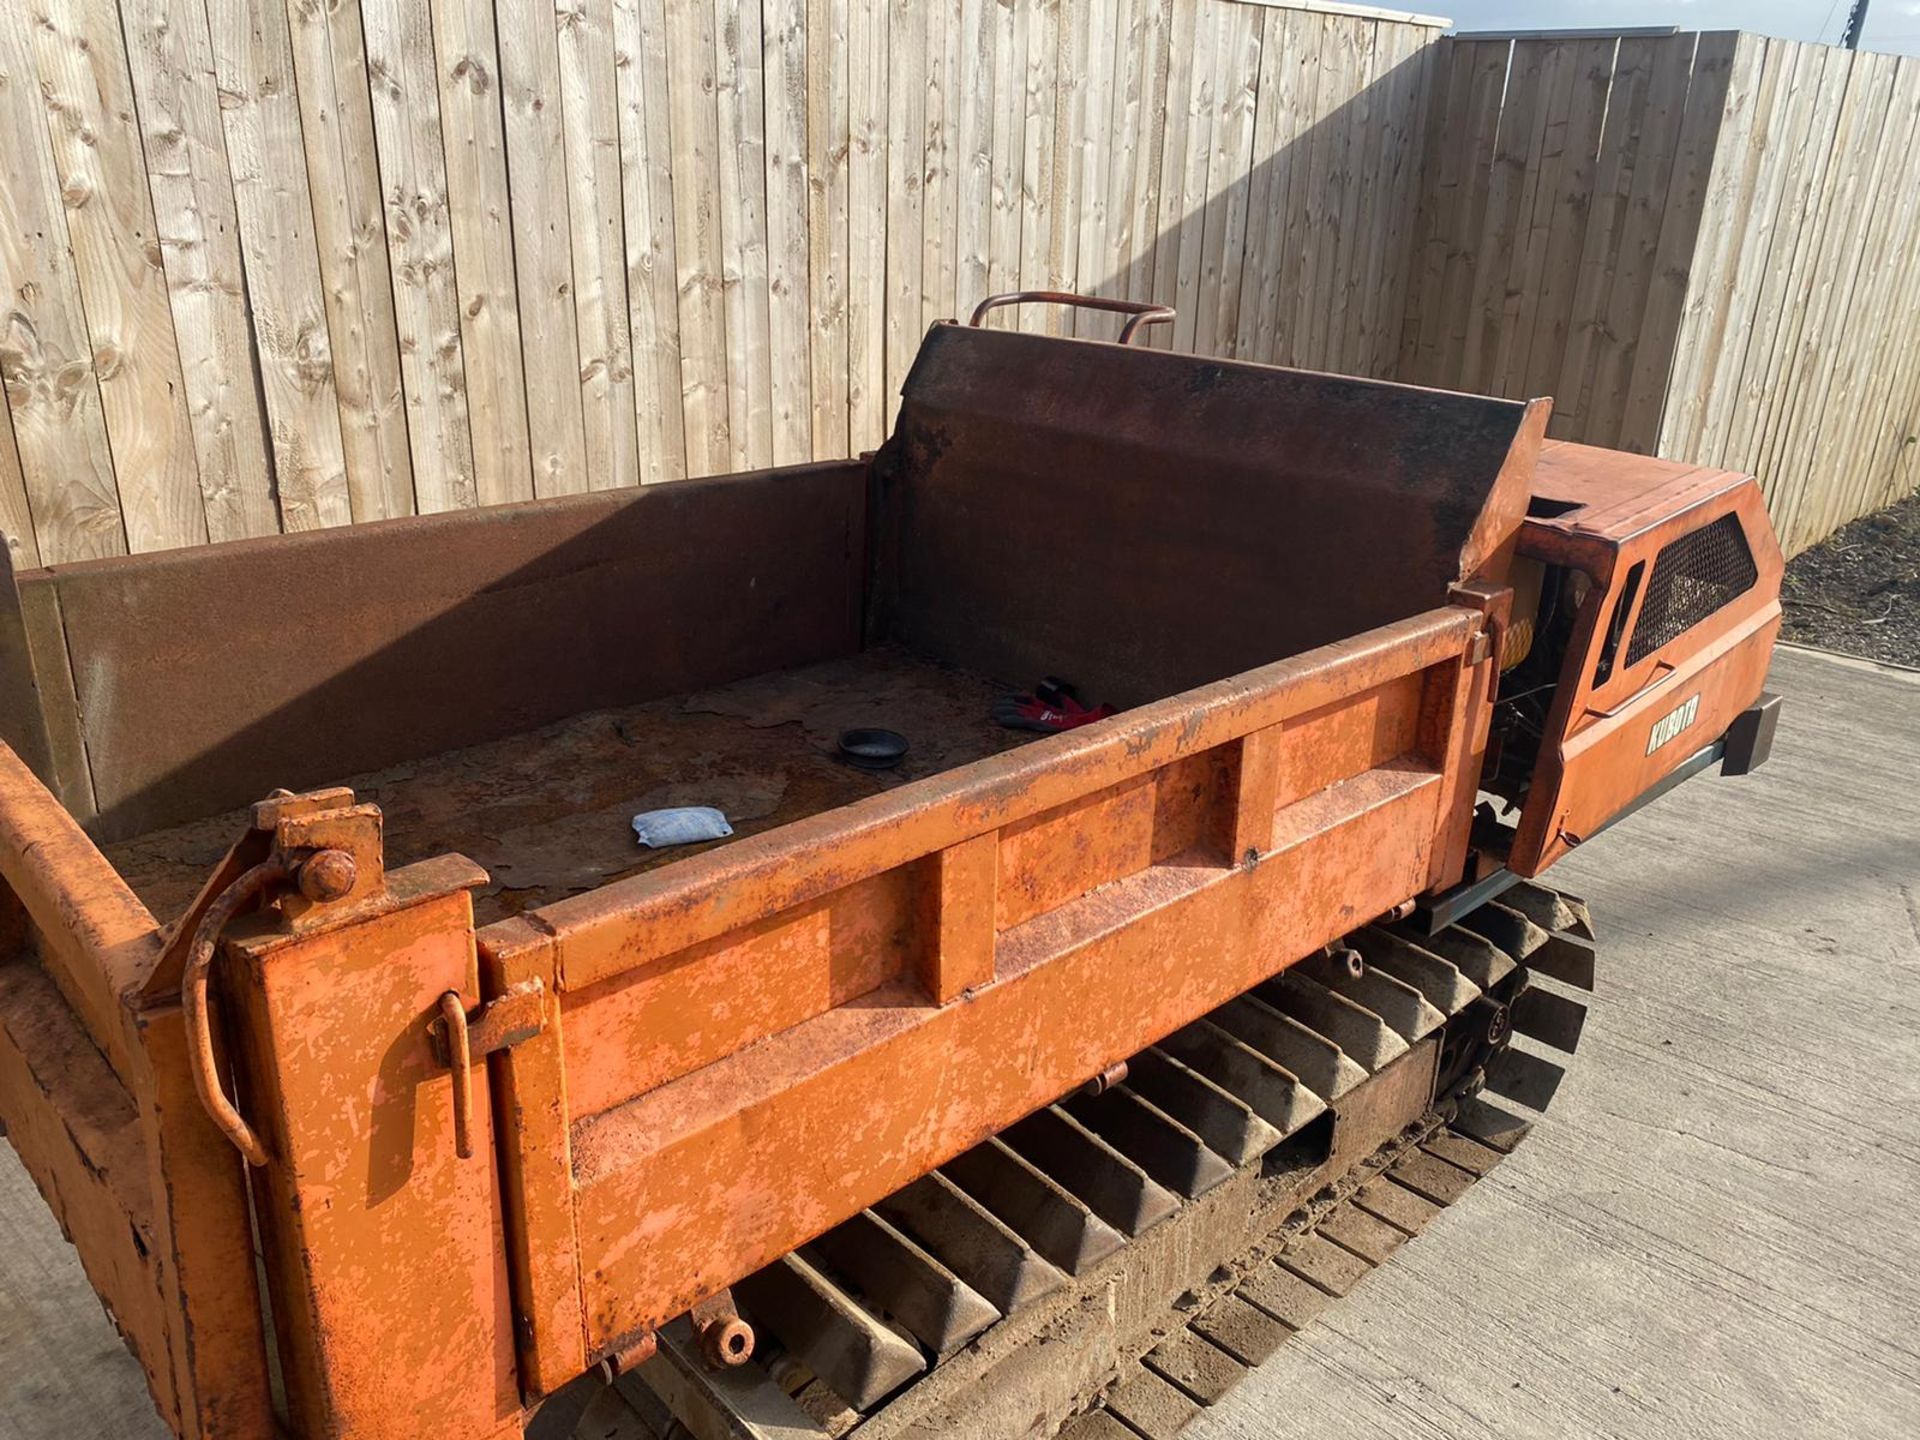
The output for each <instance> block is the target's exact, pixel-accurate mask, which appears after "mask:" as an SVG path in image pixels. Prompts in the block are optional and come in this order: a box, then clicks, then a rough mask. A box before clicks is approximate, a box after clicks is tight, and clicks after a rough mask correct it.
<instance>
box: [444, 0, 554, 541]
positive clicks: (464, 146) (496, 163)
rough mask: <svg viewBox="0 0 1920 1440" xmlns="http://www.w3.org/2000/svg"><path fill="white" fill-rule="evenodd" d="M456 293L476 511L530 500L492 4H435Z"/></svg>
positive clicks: (454, 0)
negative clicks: (471, 438)
mask: <svg viewBox="0 0 1920 1440" xmlns="http://www.w3.org/2000/svg"><path fill="white" fill-rule="evenodd" d="M433 46H434V57H435V63H436V66H437V68H438V73H439V82H440V119H441V124H442V127H443V132H444V135H445V139H446V166H447V214H448V222H449V227H450V229H451V230H452V233H453V275H454V294H455V298H456V300H457V301H458V304H459V307H460V353H461V356H462V359H463V362H464V366H465V369H466V376H467V398H468V401H469V402H470V403H469V405H468V410H467V415H468V420H469V422H470V423H471V426H472V434H473V483H474V490H475V493H476V495H477V498H478V499H479V502H480V503H481V504H482V505H498V504H502V503H505V502H507V501H511V500H527V499H531V498H532V496H533V456H532V450H531V448H530V445H529V441H528V435H527V377H526V372H525V370H524V368H523V364H522V360H521V355H520V297H519V286H518V284H517V283H516V281H515V278H514V269H513V266H514V258H513V231H512V229H511V223H510V221H509V218H508V211H509V209H510V205H509V201H508V196H507V160H506V135H505V128H504V127H505V118H504V115H503V113H502V110H501V95H500V59H499V54H498V47H497V45H496V44H495V43H494V35H493V0H434V4H433Z"/></svg>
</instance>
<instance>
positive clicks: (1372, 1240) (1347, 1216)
mask: <svg viewBox="0 0 1920 1440" xmlns="http://www.w3.org/2000/svg"><path fill="white" fill-rule="evenodd" d="M1315 1228H1316V1229H1317V1230H1318V1231H1319V1232H1320V1233H1321V1234H1322V1235H1325V1236H1326V1237H1327V1238H1328V1239H1329V1240H1331V1241H1333V1243H1334V1244H1336V1245H1338V1246H1340V1247H1341V1248H1342V1249H1346V1250H1351V1251H1352V1252H1353V1253H1354V1254H1356V1255H1358V1256H1359V1257H1360V1258H1361V1259H1362V1260H1365V1261H1366V1262H1367V1263H1368V1264H1369V1265H1384V1264H1386V1262H1387V1260H1388V1259H1389V1258H1390V1257H1391V1256H1392V1254H1393V1252H1394V1251H1396V1250H1398V1249H1399V1248H1400V1247H1401V1246H1402V1245H1404V1244H1406V1243H1407V1237H1406V1236H1405V1235H1404V1234H1402V1233H1401V1232H1400V1231H1398V1230H1396V1229H1395V1228H1394V1227H1393V1226H1391V1225H1389V1224H1388V1223H1387V1222H1386V1221H1384V1220H1382V1219H1380V1218H1379V1217H1378V1216H1375V1215H1369V1214H1368V1213H1367V1212H1366V1211H1365V1210H1362V1209H1360V1207H1359V1206H1357V1205H1353V1204H1346V1205H1342V1206H1340V1207H1338V1208H1337V1209H1335V1210H1333V1211H1331V1212H1330V1213H1329V1214H1328V1215H1327V1217H1326V1218H1325V1219H1324V1220H1322V1221H1321V1222H1320V1223H1319V1225H1318V1226H1316V1227H1315Z"/></svg>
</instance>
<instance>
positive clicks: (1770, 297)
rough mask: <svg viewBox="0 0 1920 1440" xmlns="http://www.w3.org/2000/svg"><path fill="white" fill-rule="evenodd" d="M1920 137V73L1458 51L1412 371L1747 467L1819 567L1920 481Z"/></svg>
mask: <svg viewBox="0 0 1920 1440" xmlns="http://www.w3.org/2000/svg"><path fill="white" fill-rule="evenodd" d="M1917 126H1920V60H1916V59H1912V58H1908V59H1898V58H1896V57H1894V56H1890V55H1874V54H1854V53H1853V52H1850V51H1846V50H1839V49H1834V48H1831V47H1828V46H1821V45H1810V44H1802V43H1797V42H1793V41H1783V40H1768V39H1762V38H1761V37H1759V36H1754V35H1736V34H1733V33H1725V32H1723V33H1709V34H1702V35H1690V34H1689V35H1674V36H1663V37H1652V38H1649V37H1623V38H1619V39H1609V38H1605V37H1600V38H1576V39H1564V40H1551V39H1546V40H1519V41H1515V42H1508V41H1504V40H1457V41H1456V40H1448V41H1446V42H1444V43H1443V45H1442V46H1441V47H1440V50H1439V53H1438V56H1437V75H1436V78H1435V81H1434V85H1433V99H1432V111H1431V115H1430V122H1429V132H1428V133H1429V142H1430V149H1429V152H1428V161H1427V164H1426V165H1425V166H1424V167H1423V174H1424V177H1425V178H1424V181H1423V184H1422V187H1421V199H1420V206H1421V215H1420V220H1419V225H1418V231H1419V241H1418V249H1417V254H1416V258H1415V261H1414V273H1413V275H1412V277H1411V280H1410V282H1409V301H1408V308H1407V317H1406V332H1405V337H1406V338H1405V345H1404V348H1403V350H1402V354H1401V363H1400V366H1399V370H1398V372H1397V373H1398V377H1399V378H1402V379H1408V380H1415V381H1419V382H1422V383H1426V384H1436V385H1448V386H1455V387H1458V388H1461V389H1467V390H1482V391H1487V392H1490V393H1494V394H1504V395H1510V396H1516V397H1517V396H1533V395H1552V396H1554V398H1555V404H1554V418H1553V426H1552V428H1553V433H1555V434H1559V435H1564V436H1567V437H1569V438H1573V439H1579V440H1585V441H1590V442H1592V443H1595V444H1601V445H1619V446H1624V447H1626V448H1629V449H1636V450H1653V451H1657V452H1658V453H1660V454H1663V455H1666V456H1669V457H1671V458H1674V459H1679V460H1688V461H1694V462H1697V463H1702V464H1711V465H1720V466H1725V467H1728V468H1731V469H1739V470H1746V471H1749V472H1751V473H1753V474H1756V475H1758V476H1759V477H1760V479H1761V481H1762V483H1763V484H1764V485H1765V487H1766V490H1767V494H1768V501H1769V505H1770V507H1771V509H1772V512H1773V516H1774V520H1775V523H1776V525H1777V526H1778V527H1779V530H1780V533H1781V538H1782V541H1783V543H1784V544H1785V545H1786V547H1787V549H1788V551H1789V552H1790V553H1791V552H1793V551H1797V550H1800V549H1803V548H1804V547H1805V546H1807V545H1809V544H1812V543H1814V542H1815V541H1818V540H1819V539H1821V538H1823V537H1824V536H1825V535H1827V534H1829V533H1831V531H1832V530H1833V529H1834V528H1836V527H1837V526H1838V525H1840V524H1842V523H1844V522H1845V521H1846V520H1848V519H1851V518H1853V517H1854V516H1856V515H1860V514H1864V513H1866V512H1867V511H1869V510H1872V509H1875V508H1877V507H1879V506H1881V505H1884V504H1887V503H1888V502H1890V501H1891V500H1893V499H1895V498H1897V497H1899V496H1900V495H1904V494H1906V493H1909V492H1910V491H1912V490H1913V489H1914V487H1915V484H1916V482H1917V481H1920V471H1916V468H1915V460H1914V449H1915V446H1914V435H1915V433H1916V430H1920V332H1916V327H1915V320H1916V317H1920V245H1916V244H1915V243H1914V241H1913V233H1914V227H1915V223H1916V219H1920V129H1917V128H1916V127H1917ZM1435 142H1438V143H1435Z"/></svg>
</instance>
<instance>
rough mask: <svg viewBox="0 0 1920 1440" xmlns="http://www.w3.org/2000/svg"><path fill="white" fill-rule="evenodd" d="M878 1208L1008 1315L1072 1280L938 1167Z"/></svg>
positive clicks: (990, 1302) (896, 1192)
mask: <svg viewBox="0 0 1920 1440" xmlns="http://www.w3.org/2000/svg"><path fill="white" fill-rule="evenodd" d="M874 1209H876V1210H877V1211H879V1212H880V1214H881V1215H882V1216H883V1217H885V1218H886V1219H887V1220H888V1221H889V1222H891V1223H892V1224H894V1225H897V1226H899V1227H900V1229H901V1230H903V1231H905V1232H906V1233H907V1234H908V1235H909V1236H911V1237H912V1238H913V1240H914V1241H915V1242H916V1243H918V1244H919V1245H921V1246H923V1247H925V1249H926V1250H927V1252H928V1253H929V1254H931V1255H932V1256H933V1257H934V1258H935V1259H937V1260H938V1261H940V1263H941V1264H943V1265H945V1266H946V1267H947V1268H948V1269H949V1270H951V1271H952V1272H953V1273H954V1274H955V1275H957V1276H959V1277H960V1279H961V1280H962V1281H964V1282H965V1283H966V1284H968V1285H969V1286H971V1287H972V1288H973V1289H974V1290H975V1291H976V1292H977V1293H978V1294H980V1295H981V1296H983V1297H984V1298H985V1299H986V1301H987V1303H988V1304H989V1305H992V1306H993V1307H994V1308H996V1309H997V1310H999V1311H1000V1313H1001V1314H1003V1315H1011V1314H1013V1313H1014V1312H1015V1311H1016V1310H1018V1309H1020V1308H1021V1307H1022V1306H1023V1305H1028V1304H1031V1303H1032V1302H1033V1301H1035V1300H1038V1299H1039V1298H1040V1297H1041V1296H1043V1295H1046V1294H1049V1293H1051V1292H1052V1291H1054V1290H1057V1289H1059V1288H1060V1287H1061V1286H1062V1285H1064V1284H1066V1283H1067V1278H1066V1276H1064V1275H1062V1274H1061V1273H1060V1272H1059V1270H1057V1269H1055V1268H1054V1267H1053V1266H1052V1265H1050V1264H1048V1263H1047V1262H1046V1261H1045V1260H1043V1259H1041V1258H1040V1256H1038V1255H1036V1254H1035V1253H1034V1252H1033V1250H1032V1249H1031V1248H1030V1247H1029V1246H1028V1245H1027V1242H1026V1241H1024V1240H1022V1239H1021V1238H1020V1236H1019V1235H1018V1234H1016V1233H1015V1232H1014V1231H1013V1230H1012V1229H1010V1228H1009V1227H1008V1226H1007V1225H1006V1224H1005V1223H1004V1222H1003V1221H1001V1220H1000V1219H999V1218H998V1217H997V1216H995V1215H994V1214H993V1212H992V1211H990V1210H988V1209H987V1208H986V1207H985V1206H983V1205H981V1204H980V1203H979V1202H978V1201H976V1200H975V1199H974V1198H973V1197H972V1196H970V1195H968V1194H967V1192H966V1191H964V1190H962V1189H961V1188H960V1187H959V1186H958V1185H955V1184H954V1183H953V1182H952V1181H951V1180H949V1179H947V1178H946V1176H944V1175H942V1174H941V1173H940V1172H939V1171H937V1170H936V1171H934V1172H933V1173H932V1174H931V1175H925V1176H922V1177H921V1178H920V1179H918V1180H916V1181H914V1182H913V1183H912V1184H911V1185H908V1186H907V1187H905V1188H904V1189H901V1190H896V1191H895V1192H894V1193H893V1194H892V1195H889V1196H888V1197H887V1198H886V1199H885V1200H882V1201H881V1202H880V1203H879V1204H878V1205H876V1206H874ZM835 1388H838V1387H835Z"/></svg>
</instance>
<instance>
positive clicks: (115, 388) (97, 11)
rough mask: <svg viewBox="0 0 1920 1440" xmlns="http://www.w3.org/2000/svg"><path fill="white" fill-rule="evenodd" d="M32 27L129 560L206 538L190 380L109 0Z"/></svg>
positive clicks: (61, 4)
mask: <svg viewBox="0 0 1920 1440" xmlns="http://www.w3.org/2000/svg"><path fill="white" fill-rule="evenodd" d="M36 22H37V23H34V24H33V25H32V32H33V48H34V52H35V56H36V58H37V60H38V62H39V71H40V88H41V91H42V95H43V97H44V100H45V109H46V115H45V124H46V127H47V132H48V134H49V135H50V136H51V137H52V142H53V156H54V163H55V166H56V170H57V173H58V175H59V180H60V193H61V196H62V198H63V199H64V200H65V202H66V211H67V238H68V241H69V243H70V244H71V246H72V250H73V264H74V273H75V275H76V277H77V278H78V280H79V290H80V298H81V304H82V306H83V307H84V310H85V315H86V328H87V332H88V336H89V339H90V342H91V349H92V353H93V366H94V374H95V376H96V377H97V378H98V380H99V383H100V399H101V403H102V407H103V409H104V411H105V415H106V422H107V435H108V437H109V440H110V442H111V444H112V447H113V463H114V469H115V472H116V474H117V475H118V476H119V490H120V509H121V514H122V517H123V518H124V520H125V523H126V530H127V543H128V546H129V547H130V548H131V549H133V550H134V551H136V552H138V551H143V550H164V549H168V548H170V547H173V546H177V545H194V544H199V543H201V542H203V541H205V540H206V538H207V515H206V507H205V503H204V499H203V497H202V495H201V492H200V479H199V469H198V466H197V464H196V462H195V458H194V450H193V434H192V427H191V423H190V422H189V420H188V417H187V406H186V382H185V378H184V377H183V376H182V375H181V373H180V355H179V351H178V350H177V348H176V347H175V343H174V335H173V315H172V312H171V310H170V308H169V306H168V303H167V284H166V275H165V273H164V271H163V270H162V269H161V266H160V245H159V241H158V237H157V235H156V233H155V229H154V220H153V207H152V202H151V200H150V198H149V195H148V190H147V182H146V174H145V171H144V168H143V157H142V153H141V146H140V135H139V131H138V129H137V128H136V127H135V124H134V115H133V93H132V83H131V81H130V79H129V77H128V73H127V57H126V49H125V46H124V45H123V44H122V41H121V31H120V17H119V15H118V14H117V13H116V11H115V8H114V5H113V3H112V0H45V3H44V8H43V10H42V11H41V12H40V14H39V15H38V16H36Z"/></svg>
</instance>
